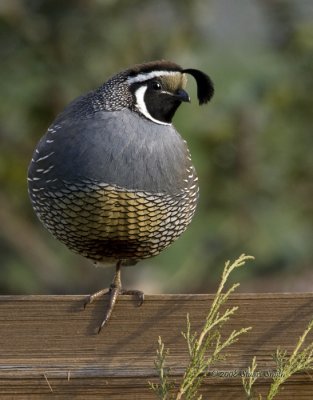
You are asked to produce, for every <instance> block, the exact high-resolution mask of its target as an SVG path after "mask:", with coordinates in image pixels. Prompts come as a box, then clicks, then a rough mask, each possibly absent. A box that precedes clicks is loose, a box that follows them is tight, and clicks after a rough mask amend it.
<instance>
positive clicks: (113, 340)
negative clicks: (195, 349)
mask: <svg viewBox="0 0 313 400" xmlns="http://www.w3.org/2000/svg"><path fill="white" fill-rule="evenodd" d="M212 298H213V296H211V295H153V296H152V295H151V296H146V299H145V302H144V304H143V305H142V306H141V307H137V306H136V301H135V300H134V299H132V298H131V297H130V296H122V297H120V299H119V300H118V302H117V305H116V307H115V309H114V311H113V315H112V318H111V320H110V321H109V323H108V325H107V326H106V327H105V328H104V329H103V330H102V332H101V333H100V334H99V335H98V334H97V333H96V332H97V328H98V326H99V324H100V322H101V320H102V317H103V315H104V310H105V307H106V305H107V300H106V299H103V300H99V301H97V302H96V303H94V304H91V305H89V306H88V307H87V308H86V310H84V309H83V304H84V300H85V297H84V296H0V399H18V400H19V399H46V398H47V399H49V398H51V399H87V400H88V399H93V400H96V399H121V400H123V399H140V400H141V399H145V400H150V399H151V400H152V399H156V397H155V395H154V393H153V392H151V390H150V389H149V386H148V381H149V380H150V381H153V382H156V381H157V375H156V371H155V368H154V359H155V354H156V349H157V340H158V337H159V336H161V337H162V339H163V341H164V342H165V345H166V347H168V348H169V349H170V354H169V356H168V359H167V360H168V363H167V365H168V366H169V367H171V377H172V379H173V381H174V382H177V383H178V382H179V381H180V379H181V376H182V374H183V370H184V366H185V365H186V363H187V349H186V343H185V341H184V339H183V337H182V335H181V331H184V330H185V329H186V314H187V313H189V314H190V319H191V324H192V329H193V330H198V331H199V329H200V328H201V325H202V324H203V321H204V319H205V316H206V314H207V310H208V307H209V305H210V303H211V301H212ZM228 306H239V310H238V311H237V314H236V316H235V317H234V318H233V319H232V320H231V321H229V323H228V324H226V325H225V327H224V329H223V332H224V333H225V335H227V334H229V333H230V332H231V331H232V330H233V329H239V328H241V327H247V326H251V327H252V328H253V329H252V331H250V332H249V333H247V334H246V335H244V336H242V337H241V338H240V340H239V341H238V342H237V343H236V344H234V345H233V346H231V347H230V348H229V349H228V351H227V352H228V354H229V355H228V358H227V360H226V361H223V362H220V363H219V364H218V365H216V366H214V368H212V370H211V371H210V376H209V377H207V378H206V379H205V382H204V385H203V388H202V392H201V393H202V394H203V399H223V400H227V399H245V396H244V392H243V389H242V386H241V378H240V376H239V375H240V374H241V373H242V371H244V370H245V369H246V368H247V366H248V365H250V364H251V360H252V357H253V356H254V355H255V356H257V362H258V365H259V368H258V370H260V371H262V373H263V375H264V376H263V377H262V378H261V379H260V380H259V384H258V385H257V389H258V390H259V391H260V392H261V393H263V394H265V393H266V392H267V389H268V387H269V384H270V382H271V378H270V375H271V374H272V373H273V368H274V363H273V360H272V355H273V353H274V352H275V350H276V348H277V347H278V346H280V347H282V348H284V349H286V350H287V351H289V352H291V351H292V349H293V347H294V346H295V343H296V342H297V340H298V338H299V336H300V335H301V334H302V332H303V330H304V329H305V327H306V325H307V324H308V322H309V321H310V320H311V319H312V317H313V293H301V294H295V293H292V294H281V293H280V294H238V295H233V296H232V297H231V298H230V301H229V303H228ZM312 340H313V336H312V335H311V336H310V337H308V342H310V341H312ZM232 375H234V376H232ZM312 379H313V378H312V376H310V375H309V374H307V373H301V374H297V375H295V376H294V377H292V378H291V379H290V380H289V381H288V382H287V383H286V384H285V385H284V388H283V390H282V391H281V394H280V395H279V396H278V397H277V399H284V400H288V399H298V400H301V399H307V400H308V399H313V380H312Z"/></svg>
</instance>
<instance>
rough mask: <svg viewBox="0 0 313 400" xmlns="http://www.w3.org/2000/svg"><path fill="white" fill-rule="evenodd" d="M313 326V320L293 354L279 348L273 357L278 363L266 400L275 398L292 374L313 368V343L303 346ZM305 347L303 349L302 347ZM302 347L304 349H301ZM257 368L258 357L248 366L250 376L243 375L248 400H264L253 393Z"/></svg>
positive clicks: (259, 395)
mask: <svg viewBox="0 0 313 400" xmlns="http://www.w3.org/2000/svg"><path fill="white" fill-rule="evenodd" d="M312 328H313V320H312V321H311V322H310V323H309V324H308V326H307V328H306V329H305V331H304V332H303V334H302V335H301V336H300V338H299V340H298V342H297V344H296V346H295V348H294V350H293V352H292V354H291V355H290V357H288V354H287V351H286V350H282V349H281V348H278V349H277V350H276V353H275V354H274V356H273V358H274V361H275V363H276V371H275V374H274V376H273V381H272V383H271V386H270V388H269V391H268V394H267V395H266V400H273V399H274V397H275V396H276V395H277V394H278V392H279V390H280V388H281V386H282V385H283V384H284V383H285V382H286V380H287V379H289V378H290V377H291V376H292V375H294V374H296V373H297V372H301V371H308V370H312V369H313V343H310V344H309V345H307V346H306V347H305V348H303V345H304V342H305V339H306V337H307V335H308V334H309V332H310V331H311V330H312ZM302 348H303V349H302ZM301 349H302V350H301ZM256 368H257V363H256V358H255V357H254V358H253V360H252V365H251V367H249V368H248V375H250V376H249V377H248V378H246V377H243V378H242V383H243V387H244V390H245V393H246V396H247V399H248V400H256V399H258V400H262V396H261V394H258V395H257V396H256V395H255V394H254V393H253V385H254V383H255V381H256V380H257V377H258V374H256V373H255V371H256Z"/></svg>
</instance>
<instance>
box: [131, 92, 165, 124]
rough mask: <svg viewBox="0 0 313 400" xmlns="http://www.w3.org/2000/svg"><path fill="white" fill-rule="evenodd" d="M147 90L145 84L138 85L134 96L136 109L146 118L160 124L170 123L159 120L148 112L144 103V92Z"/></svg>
mask: <svg viewBox="0 0 313 400" xmlns="http://www.w3.org/2000/svg"><path fill="white" fill-rule="evenodd" d="M146 90H147V86H140V88H139V89H137V90H136V92H135V96H136V107H137V109H138V110H139V111H140V112H141V114H143V115H144V116H145V117H146V118H148V119H150V120H151V121H153V122H155V123H157V124H160V125H171V124H169V123H167V122H163V121H159V120H157V119H155V118H153V117H152V116H151V115H150V114H149V111H148V110H147V107H146V103H145V93H146Z"/></svg>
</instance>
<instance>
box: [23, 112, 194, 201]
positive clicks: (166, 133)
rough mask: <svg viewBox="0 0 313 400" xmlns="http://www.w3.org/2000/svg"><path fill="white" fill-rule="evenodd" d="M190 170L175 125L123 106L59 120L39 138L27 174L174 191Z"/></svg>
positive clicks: (46, 178)
mask: <svg viewBox="0 0 313 400" xmlns="http://www.w3.org/2000/svg"><path fill="white" fill-rule="evenodd" d="M191 168H192V167H191V161H190V156H189V152H188V149H187V146H186V143H185V142H184V141H183V139H182V138H181V137H180V135H179V134H178V133H177V131H176V130H175V128H174V127H173V126H171V125H170V126H165V125H159V124H155V123H153V122H150V121H148V120H146V119H144V118H142V117H140V116H139V115H138V114H137V113H134V112H131V111H130V110H128V109H124V110H121V111H115V112H107V111H101V112H97V113H96V114H94V115H93V116H92V118H84V119H79V118H69V116H68V115H67V118H66V120H65V121H64V120H63V121H62V119H60V118H59V119H58V120H57V123H56V124H55V125H52V126H51V128H50V129H49V130H48V132H47V133H46V135H45V136H44V137H43V138H42V139H41V141H40V143H39V145H38V147H37V150H36V152H35V153H34V157H33V162H32V163H31V166H30V173H29V175H30V176H33V177H34V176H35V171H36V170H38V169H39V170H42V171H46V176H45V180H46V181H50V182H51V181H54V182H55V183H54V184H57V181H59V180H66V181H77V180H81V179H93V180H97V181H99V182H103V183H108V184H115V185H118V186H120V187H124V188H127V189H135V190H136V189H137V190H143V191H149V192H163V193H164V192H165V193H169V194H175V193H177V192H178V191H180V190H181V189H183V188H184V187H185V186H186V178H187V179H188V170H189V171H190V169H191ZM189 173H190V172H189ZM48 178H49V179H48Z"/></svg>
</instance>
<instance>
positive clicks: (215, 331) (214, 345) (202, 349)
mask: <svg viewBox="0 0 313 400" xmlns="http://www.w3.org/2000/svg"><path fill="white" fill-rule="evenodd" d="M251 259H253V257H251V256H246V255H244V254H242V255H241V256H240V257H239V258H238V259H237V260H236V261H234V262H233V263H230V261H227V263H226V264H225V267H224V270H223V274H222V278H221V282H220V284H219V287H218V290H217V292H216V294H215V297H214V300H213V302H212V304H211V306H210V308H209V312H208V315H207V317H206V320H205V323H204V325H203V327H202V329H201V331H200V333H198V332H192V331H191V323H190V319H189V315H187V330H186V332H182V335H183V337H184V339H185V340H186V343H187V347H188V353H189V363H188V365H187V367H186V370H185V373H184V375H183V378H182V382H181V383H180V385H179V388H178V391H177V393H176V394H175V395H172V394H171V393H170V390H171V389H172V387H173V386H172V385H171V384H170V383H169V377H168V371H166V370H165V357H166V355H167V354H168V350H166V351H165V350H164V343H163V342H162V340H161V338H159V341H158V343H159V349H158V350H157V359H156V362H155V366H156V369H157V371H158V374H159V379H160V383H159V384H152V383H150V387H151V389H152V390H153V391H154V392H155V393H156V394H157V396H158V397H159V399H161V400H172V399H175V400H179V399H182V398H184V399H186V400H192V399H195V398H196V397H197V396H198V390H199V388H200V386H201V383H202V381H203V379H204V378H205V376H206V375H207V373H208V369H209V367H212V366H213V365H214V363H215V362H216V361H219V360H222V359H225V358H226V354H225V350H226V349H227V348H228V347H229V346H231V345H232V344H234V343H235V342H237V340H238V338H239V336H240V335H242V334H244V333H246V332H248V331H249V330H250V329H251V328H242V329H239V330H234V331H232V332H231V334H230V335H229V336H228V337H226V338H222V335H221V331H222V328H223V326H224V324H225V323H226V322H227V321H228V320H229V319H230V318H231V317H232V316H233V315H234V313H235V312H236V311H237V309H238V307H232V308H227V309H226V310H225V311H224V310H221V308H222V306H223V305H224V304H225V303H226V302H227V300H228V298H229V296H230V294H231V293H233V291H234V290H235V289H236V288H237V287H238V286H239V284H238V283H237V284H233V285H232V286H231V287H230V289H228V290H227V291H226V292H225V293H223V289H224V287H225V284H226V282H227V280H228V278H229V276H230V275H231V273H232V272H233V271H234V270H235V269H237V268H239V267H241V266H243V265H244V264H245V262H246V261H247V260H251ZM197 399H201V396H198V397H197Z"/></svg>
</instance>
